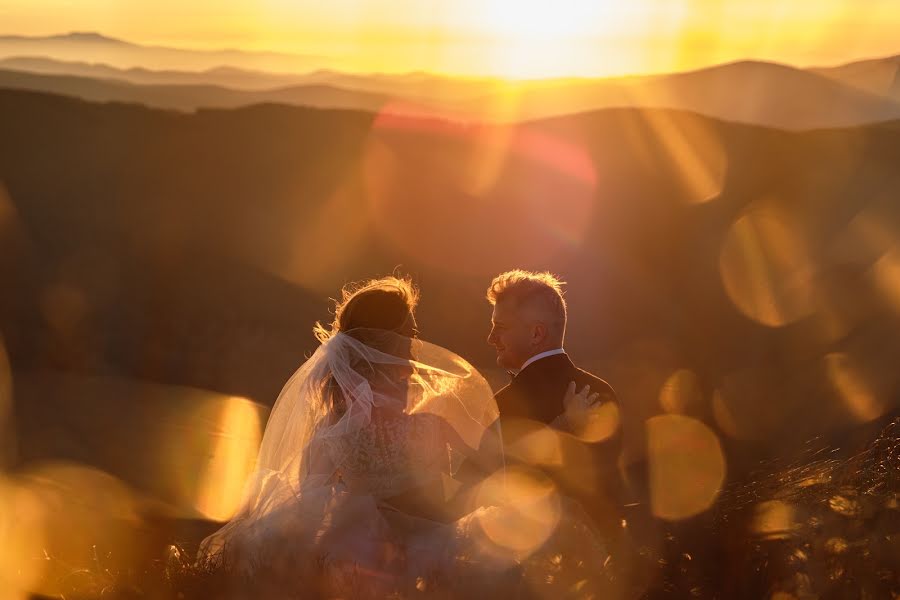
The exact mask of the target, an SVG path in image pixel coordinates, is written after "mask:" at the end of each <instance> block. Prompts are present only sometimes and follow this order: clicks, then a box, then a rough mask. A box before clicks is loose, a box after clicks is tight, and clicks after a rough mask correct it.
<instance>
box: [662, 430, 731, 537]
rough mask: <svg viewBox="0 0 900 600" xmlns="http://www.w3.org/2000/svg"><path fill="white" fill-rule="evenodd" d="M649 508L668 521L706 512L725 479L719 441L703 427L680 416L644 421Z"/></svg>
mask: <svg viewBox="0 0 900 600" xmlns="http://www.w3.org/2000/svg"><path fill="white" fill-rule="evenodd" d="M647 458H648V462H649V466H650V504H651V508H652V510H653V514H654V515H656V516H657V517H660V518H662V519H667V520H679V519H686V518H687V517H691V516H694V515H696V514H698V513H700V512H703V511H704V510H706V509H707V508H709V507H710V506H711V505H712V503H713V501H714V500H715V499H716V496H718V494H719V489H720V487H721V485H722V482H723V481H724V479H725V456H724V454H723V453H722V447H721V446H720V444H719V438H718V437H717V436H716V434H715V433H713V432H712V430H711V429H709V428H708V427H707V426H706V425H704V424H703V423H701V422H700V421H697V420H695V419H691V418H688V417H683V416H681V415H659V416H656V417H652V418H650V419H648V420H647Z"/></svg>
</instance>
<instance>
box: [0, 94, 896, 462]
mask: <svg viewBox="0 0 900 600" xmlns="http://www.w3.org/2000/svg"><path fill="white" fill-rule="evenodd" d="M898 157H900V122H892V123H885V124H881V125H871V126H865V127H856V128H847V129H830V130H822V131H812V132H785V131H778V130H773V129H767V128H760V127H753V126H746V125H738V124H733V123H726V122H721V121H717V120H713V119H709V118H706V117H702V116H699V115H697V114H693V113H687V112H681V111H671V110H633V109H617V110H604V111H596V112H592V113H586V114H580V115H571V116H565V117H559V118H553V119H546V120H540V121H534V122H529V123H524V124H520V125H517V126H475V125H463V124H458V123H452V122H447V121H441V120H436V119H432V120H426V119H412V118H402V117H397V116H386V115H376V114H374V113H367V112H361V111H345V110H317V109H308V108H298V107H288V106H276V105H265V106H253V107H248V108H241V109H237V110H200V111H198V112H197V113H196V114H182V113H177V112H167V111H160V110H153V109H149V108H145V107H140V106H129V105H122V104H108V105H103V104H95V103H89V102H85V101H81V100H76V99H72V98H66V97H62V96H56V95H48V94H42V93H36V92H24V91H12V90H2V91H0V181H2V182H3V184H4V186H5V190H6V192H7V194H0V198H6V200H5V201H4V202H3V210H2V211H0V215H4V217H3V219H2V221H0V224H2V228H0V231H2V235H0V245H2V250H3V252H2V253H0V256H2V257H3V258H2V259H0V281H3V282H4V285H3V288H4V290H7V293H4V294H3V295H2V298H0V330H2V332H3V338H4V343H5V346H6V348H7V350H8V352H9V354H10V358H11V361H12V364H13V368H14V372H30V371H35V370H38V369H53V370H58V371H66V372H70V373H81V374H92V375H103V374H106V375H111V376H115V377H120V378H134V379H138V380H142V381H155V382H160V383H164V384H168V385H182V386H191V387H194V388H201V389H207V390H213V391H216V392H220V393H224V394H232V395H238V396H241V397H246V398H250V399H252V400H255V401H258V402H261V403H269V402H271V401H272V399H273V398H274V396H275V395H276V394H277V391H278V389H279V388H280V385H281V384H282V383H283V381H284V379H285V378H286V377H287V376H288V374H289V373H290V372H291V371H292V370H293V369H294V368H295V367H296V365H297V364H299V363H300V362H301V361H302V360H303V358H304V356H305V354H306V353H308V352H310V351H311V350H312V349H313V348H314V340H313V338H312V336H311V334H310V328H311V326H312V323H313V322H314V321H315V320H317V319H328V317H329V314H328V302H327V300H326V299H327V298H328V297H334V296H335V295H336V294H337V293H338V290H339V288H340V285H341V284H342V283H343V282H346V281H348V280H355V279H360V278H365V277H371V276H374V275H378V274H384V273H389V272H392V271H393V270H394V269H396V268H397V267H398V265H399V266H400V268H401V271H403V272H406V273H410V274H412V275H413V276H414V277H415V278H416V280H417V281H418V283H419V284H420V285H421V288H422V304H421V311H420V317H421V318H420V326H421V330H422V332H423V336H424V337H426V338H427V339H429V340H433V341H435V342H437V343H440V344H443V345H446V346H448V347H450V348H451V349H453V350H455V351H457V352H459V353H461V354H462V355H463V356H465V357H467V358H469V359H470V360H471V361H473V362H474V363H475V364H476V365H478V366H479V367H481V368H482V369H484V372H485V373H486V374H487V375H488V376H489V377H490V378H491V380H492V381H493V382H494V383H496V384H500V383H502V374H500V373H498V371H497V370H496V369H495V368H494V367H493V355H492V351H491V349H490V348H489V347H487V345H486V343H485V341H484V339H485V337H486V335H487V330H488V323H489V318H490V308H489V306H488V305H487V303H486V301H485V300H484V289H485V287H486V286H487V283H488V282H489V281H490V278H491V277H492V276H493V275H494V274H496V273H497V272H499V271H500V270H503V269H507V268H511V267H523V268H533V269H549V270H551V271H554V272H557V273H559V274H560V275H561V276H562V277H563V278H564V279H565V280H567V281H568V282H569V287H568V290H569V291H568V299H569V302H570V328H569V332H568V338H567V344H566V345H567V349H568V351H569V352H570V353H571V354H572V356H573V357H574V358H575V359H576V360H577V361H578V362H579V363H581V364H583V365H584V366H586V367H589V368H593V369H596V370H597V371H598V373H600V374H602V375H603V376H604V377H605V378H607V379H608V380H609V381H610V382H611V383H612V384H613V385H614V387H616V389H617V390H618V391H619V393H620V396H621V399H622V403H623V411H625V415H626V423H627V425H626V427H627V428H634V429H633V430H630V431H629V432H628V433H629V436H630V437H629V439H630V440H632V441H631V442H630V443H631V444H632V448H633V449H636V450H635V451H640V448H641V447H642V446H641V441H640V440H641V438H640V436H641V435H642V433H641V432H642V425H641V424H642V423H643V421H644V419H645V418H646V417H648V416H649V415H652V414H656V413H657V412H659V410H660V408H659V402H660V394H661V390H662V389H663V387H664V386H665V385H666V382H667V381H668V380H669V379H670V377H671V376H672V375H673V374H674V373H676V372H679V371H684V372H687V373H689V374H691V375H690V376H691V377H694V378H695V380H696V385H695V387H694V388H692V389H695V390H696V397H693V396H692V398H693V399H692V400H691V402H692V404H690V405H689V409H688V410H689V411H690V414H694V415H696V416H698V417H699V418H703V419H706V420H708V422H710V423H716V424H717V426H718V427H721V428H723V429H722V430H723V431H730V432H731V433H730V434H729V435H735V436H737V437H738V438H741V439H743V438H750V439H757V438H759V439H766V440H769V442H770V443H777V444H785V445H789V444H791V443H793V441H797V442H799V441H802V440H803V439H805V438H804V436H805V435H807V434H811V433H814V432H816V431H819V430H820V429H821V428H822V427H833V428H838V429H840V428H841V427H846V426H849V425H850V424H852V423H855V422H859V421H860V420H866V419H868V418H870V417H871V416H872V415H877V414H881V413H882V412H883V411H884V410H887V408H888V407H890V406H892V405H893V403H895V402H896V400H897V398H898V395H897V391H898V385H900V378H898V374H897V370H896V368H895V365H894V357H895V356H896V355H897V352H898V351H900V347H898V345H900V342H898V340H900V335H898V333H900V323H898V318H897V314H898V310H897V306H898V300H897V298H896V295H895V294H896V285H895V281H894V280H893V279H892V273H896V269H898V268H900V267H898V264H900V263H898V262H897V259H896V257H895V255H894V250H893V248H894V246H893V244H895V243H897V241H898V240H900V211H898V206H900V202H898V201H900V198H898V196H897V190H900V172H898V171H897V169H896V164H897V161H898ZM848 382H849V383H848ZM667 389H668V388H667ZM860 390H865V391H864V392H861V391H860ZM61 393H62V392H61ZM762 398H765V402H762V401H761V399H762Z"/></svg>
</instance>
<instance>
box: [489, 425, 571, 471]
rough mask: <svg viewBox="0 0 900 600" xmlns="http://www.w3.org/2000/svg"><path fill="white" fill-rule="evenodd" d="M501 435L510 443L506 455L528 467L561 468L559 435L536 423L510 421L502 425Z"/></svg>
mask: <svg viewBox="0 0 900 600" xmlns="http://www.w3.org/2000/svg"><path fill="white" fill-rule="evenodd" d="M503 434H504V436H506V437H507V439H509V440H510V441H509V442H508V443H507V444H506V448H505V450H506V454H507V455H508V456H509V457H510V458H513V459H515V460H517V461H519V462H523V463H525V464H528V465H543V466H561V465H562V464H563V454H562V444H561V441H560V433H559V432H558V431H556V430H555V429H553V428H551V427H547V426H546V425H544V424H543V423H539V422H537V421H528V420H525V419H510V420H508V421H506V422H504V424H503Z"/></svg>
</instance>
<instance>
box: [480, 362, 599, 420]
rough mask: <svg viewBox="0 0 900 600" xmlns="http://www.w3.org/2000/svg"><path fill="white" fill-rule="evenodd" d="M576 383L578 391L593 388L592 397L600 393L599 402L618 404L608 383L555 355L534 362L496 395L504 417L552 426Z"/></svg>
mask: <svg viewBox="0 0 900 600" xmlns="http://www.w3.org/2000/svg"><path fill="white" fill-rule="evenodd" d="M572 381H574V382H575V385H576V387H577V390H578V391H581V389H582V388H583V387H584V386H585V385H590V386H591V393H592V394H593V393H595V392H597V393H599V394H600V398H599V399H598V400H599V402H616V393H615V392H614V391H613V389H612V387H611V386H610V385H609V384H608V383H606V382H605V381H603V380H602V379H600V378H599V377H596V376H594V375H591V374H590V373H588V372H587V371H585V370H583V369H579V368H578V367H576V366H575V365H574V364H573V363H572V361H571V359H569V356H568V355H566V354H554V355H553V356H545V357H544V358H540V359H538V360H536V361H534V362H533V363H531V364H530V365H528V366H527V367H525V368H524V369H522V370H521V371H520V372H519V373H518V374H517V375H516V376H515V377H514V378H513V380H512V381H511V382H510V383H509V385H507V386H506V387H504V388H503V389H501V390H500V391H499V392H497V393H496V394H494V398H495V399H496V400H497V407H498V408H499V409H500V418H501V419H505V418H507V417H516V418H525V419H533V420H535V421H540V422H541V423H544V424H546V425H549V424H550V423H551V422H553V420H554V419H555V418H556V417H558V416H559V415H560V414H562V412H563V397H564V396H565V394H566V389H567V388H568V387H569V383H570V382H572Z"/></svg>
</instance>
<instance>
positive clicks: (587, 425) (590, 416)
mask: <svg viewBox="0 0 900 600" xmlns="http://www.w3.org/2000/svg"><path fill="white" fill-rule="evenodd" d="M619 425H620V416H619V405H618V404H616V403H615V402H604V403H603V404H601V405H600V406H598V407H595V408H592V409H591V410H589V411H588V412H587V413H586V414H585V415H584V418H583V419H581V420H579V421H577V422H575V423H574V424H573V426H572V435H574V436H575V437H577V438H578V439H580V440H582V441H584V442H590V443H598V442H603V441H605V440H608V439H609V438H611V437H612V436H614V435H615V434H616V432H617V431H618V430H619Z"/></svg>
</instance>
